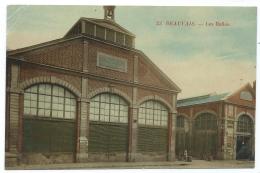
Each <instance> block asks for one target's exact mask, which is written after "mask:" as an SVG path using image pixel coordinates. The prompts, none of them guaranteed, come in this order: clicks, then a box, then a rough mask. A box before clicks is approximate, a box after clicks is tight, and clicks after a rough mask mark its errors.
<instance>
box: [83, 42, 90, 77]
mask: <svg viewBox="0 0 260 173" xmlns="http://www.w3.org/2000/svg"><path fill="white" fill-rule="evenodd" d="M88 49H89V43H88V41H86V40H84V41H83V72H88Z"/></svg>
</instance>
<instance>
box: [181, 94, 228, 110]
mask: <svg viewBox="0 0 260 173" xmlns="http://www.w3.org/2000/svg"><path fill="white" fill-rule="evenodd" d="M228 95H229V93H223V94H216V93H214V94H207V95H202V96H197V97H190V98H186V99H180V100H178V101H177V107H183V106H190V105H198V104H203V103H210V102H217V101H221V100H225V99H226V97H227V96H228Z"/></svg>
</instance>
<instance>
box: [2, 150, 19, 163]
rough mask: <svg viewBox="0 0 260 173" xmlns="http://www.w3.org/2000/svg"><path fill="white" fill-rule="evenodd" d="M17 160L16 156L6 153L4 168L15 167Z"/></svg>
mask: <svg viewBox="0 0 260 173" xmlns="http://www.w3.org/2000/svg"><path fill="white" fill-rule="evenodd" d="M17 164H18V159H17V154H14V153H10V152H6V153H5V167H13V166H17Z"/></svg>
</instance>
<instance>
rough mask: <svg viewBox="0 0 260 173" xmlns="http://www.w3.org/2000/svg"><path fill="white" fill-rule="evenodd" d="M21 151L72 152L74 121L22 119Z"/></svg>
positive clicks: (73, 145) (73, 149)
mask: <svg viewBox="0 0 260 173" xmlns="http://www.w3.org/2000/svg"><path fill="white" fill-rule="evenodd" d="M23 127H24V130H23V141H24V143H23V152H42V153H49V152H74V151H75V123H74V122H72V121H53V120H49V121H48V120H37V119H28V118H26V119H24V126H23Z"/></svg>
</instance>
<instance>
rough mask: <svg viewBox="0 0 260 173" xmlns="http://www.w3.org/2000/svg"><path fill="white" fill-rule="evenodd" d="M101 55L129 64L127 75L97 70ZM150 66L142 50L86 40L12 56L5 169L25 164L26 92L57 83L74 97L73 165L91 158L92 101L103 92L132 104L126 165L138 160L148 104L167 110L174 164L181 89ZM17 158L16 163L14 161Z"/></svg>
mask: <svg viewBox="0 0 260 173" xmlns="http://www.w3.org/2000/svg"><path fill="white" fill-rule="evenodd" d="M98 52H102V53H106V54H109V55H111V56H115V57H120V58H122V59H125V60H126V62H127V72H118V71H116V70H112V69H106V68H102V67H99V66H97V54H98ZM149 61H150V60H148V61H147V58H143V54H141V53H140V52H139V51H138V50H135V49H127V48H123V47H120V46H117V45H111V44H107V43H105V42H103V41H98V40H94V39H91V38H88V37H84V36H81V37H75V38H70V39H59V40H54V41H50V42H47V43H44V44H40V45H34V46H32V47H28V48H23V49H18V50H14V51H10V52H8V53H7V64H8V67H7V108H8V109H7V110H8V111H7V125H6V130H7V138H6V140H7V142H6V145H7V147H6V152H7V154H6V165H7V166H8V165H12V164H14V163H16V162H17V163H20V161H21V162H22V160H23V159H25V157H24V153H23V151H22V148H23V147H22V146H23V139H22V134H21V133H22V132H23V129H22V126H23V118H22V117H23V104H22V103H23V92H24V90H25V89H26V88H27V87H30V86H32V85H35V84H40V83H52V84H56V85H59V86H62V87H64V88H66V89H68V90H70V91H71V92H72V93H73V94H75V95H76V98H77V116H76V146H75V153H73V155H74V156H73V160H70V159H72V157H71V156H68V158H70V159H69V160H70V161H71V162H72V161H75V162H87V161H88V159H89V155H88V138H89V109H90V108H89V105H90V99H91V98H92V97H94V96H95V95H97V94H99V93H104V92H108V93H114V94H117V95H119V96H120V97H122V98H124V99H125V100H126V101H127V102H128V103H129V122H128V126H129V129H128V134H129V137H128V139H129V144H128V145H129V148H128V156H127V160H128V161H135V160H137V158H136V154H137V153H136V152H137V151H136V144H137V133H138V131H137V123H138V122H137V120H138V109H139V105H140V104H141V103H143V102H144V101H146V100H157V101H159V102H161V103H162V104H164V105H165V106H166V107H167V108H168V110H169V117H170V118H169V121H171V123H170V124H169V127H168V128H169V132H171V133H169V134H170V136H169V139H168V141H169V145H168V148H169V149H168V153H169V154H168V155H169V157H168V160H174V159H175V150H174V148H175V146H174V145H175V126H174V124H175V118H174V117H175V115H176V99H173V98H176V97H177V93H178V92H179V88H176V86H175V85H173V84H172V83H171V81H168V79H165V77H164V75H162V74H161V72H160V71H158V68H157V67H154V65H151V64H152V63H151V62H149ZM8 81H10V82H8ZM171 117H172V118H171ZM14 154H15V155H14ZM10 155H12V157H11V156H10ZM28 157H29V156H28ZM51 157H54V156H51ZM55 157H56V156H55ZM64 157H65V156H64ZM66 157H67V156H66ZM100 157H101V156H100ZM13 158H16V159H17V160H15V161H13ZM48 162H54V161H53V160H50V161H48Z"/></svg>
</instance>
